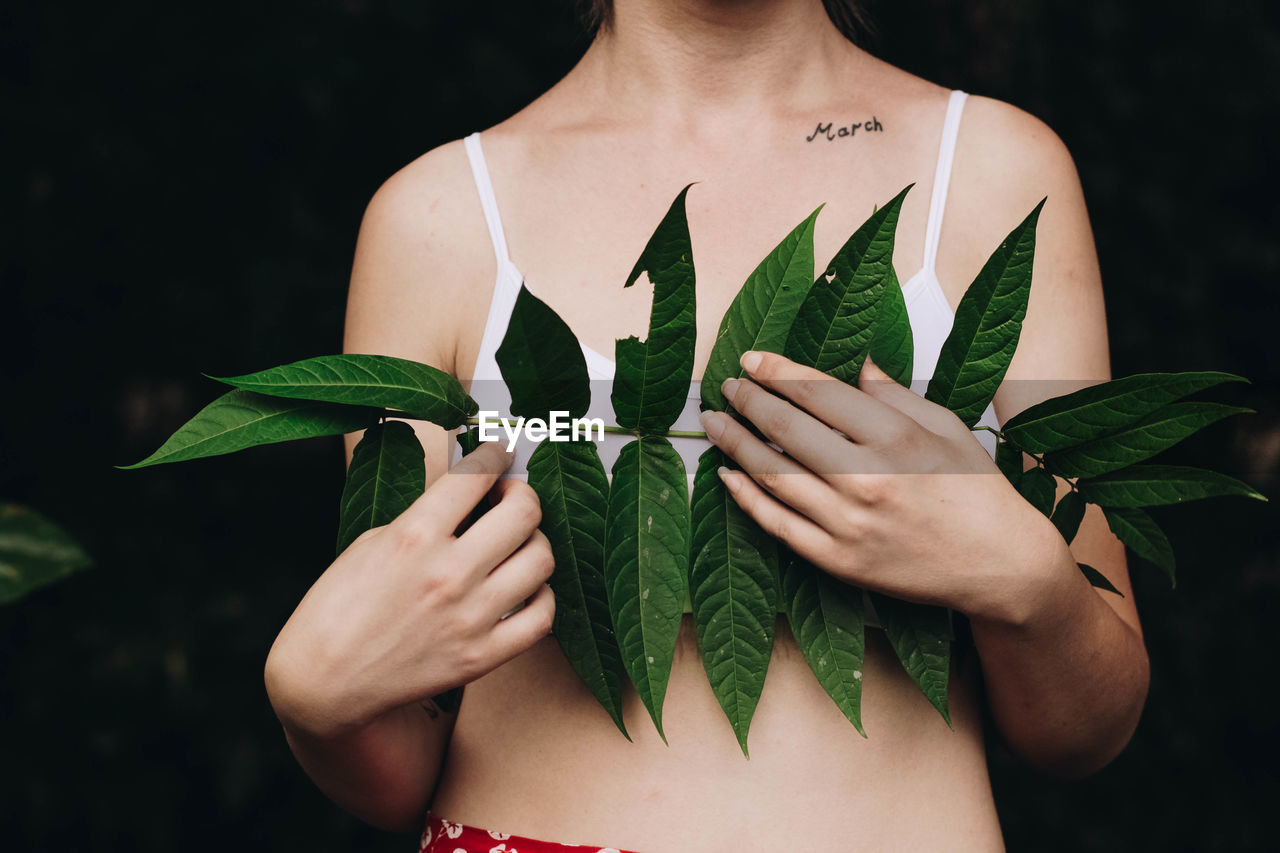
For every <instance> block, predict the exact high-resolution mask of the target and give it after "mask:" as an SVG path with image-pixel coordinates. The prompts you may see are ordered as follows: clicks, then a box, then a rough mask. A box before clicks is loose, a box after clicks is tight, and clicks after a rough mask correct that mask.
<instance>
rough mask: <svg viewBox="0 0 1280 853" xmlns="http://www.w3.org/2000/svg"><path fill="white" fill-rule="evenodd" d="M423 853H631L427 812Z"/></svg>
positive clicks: (423, 834) (423, 836) (423, 835)
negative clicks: (546, 838) (486, 826)
mask: <svg viewBox="0 0 1280 853" xmlns="http://www.w3.org/2000/svg"><path fill="white" fill-rule="evenodd" d="M421 853H631V851H628V850H619V849H618V848H617V847H599V846H596V845H594V844H559V843H557V842H555V841H538V840H537V839H536V838H525V837H524V836H521V835H508V834H507V833H505V832H495V831H494V830H491V829H477V828H475V827H474V826H466V825H465V824H461V823H454V822H453V821H451V820H445V819H444V818H441V817H439V816H437V815H433V814H428V815H427V828H426V829H425V830H424V831H423V833H422V847H421Z"/></svg>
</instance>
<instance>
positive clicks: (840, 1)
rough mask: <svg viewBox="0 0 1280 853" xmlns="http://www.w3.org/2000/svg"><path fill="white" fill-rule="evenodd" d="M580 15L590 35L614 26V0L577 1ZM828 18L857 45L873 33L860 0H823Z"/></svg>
mask: <svg viewBox="0 0 1280 853" xmlns="http://www.w3.org/2000/svg"><path fill="white" fill-rule="evenodd" d="M577 5H578V15H579V16H580V17H581V18H582V23H583V26H585V27H586V28H587V31H588V32H590V33H595V32H596V30H600V29H608V28H609V27H610V26H611V25H612V24H613V0H577ZM822 5H823V6H825V7H826V10H827V17H829V18H830V19H831V23H833V24H835V25H836V29H838V30H839V31H840V32H841V33H842V34H843V35H844V37H845V38H847V39H848V40H849V41H851V42H854V43H855V44H856V43H857V42H858V41H859V40H860V39H861V38H863V37H865V36H867V35H869V34H870V33H871V32H872V26H871V19H870V18H869V17H867V13H866V12H865V11H864V10H863V8H862V4H861V3H859V2H858V0H822Z"/></svg>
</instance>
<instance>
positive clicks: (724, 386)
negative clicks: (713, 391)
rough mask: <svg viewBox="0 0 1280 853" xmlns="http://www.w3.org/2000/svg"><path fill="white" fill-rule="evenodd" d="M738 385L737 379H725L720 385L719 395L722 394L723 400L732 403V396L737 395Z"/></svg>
mask: <svg viewBox="0 0 1280 853" xmlns="http://www.w3.org/2000/svg"><path fill="white" fill-rule="evenodd" d="M739 384H740V381H739V380H737V379H726V380H725V381H724V382H722V383H721V384H720V393H721V394H724V398H725V399H726V400H728V401H729V402H730V403H732V402H733V395H735V394H737V393H738V385H739Z"/></svg>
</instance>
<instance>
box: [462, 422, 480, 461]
mask: <svg viewBox="0 0 1280 853" xmlns="http://www.w3.org/2000/svg"><path fill="white" fill-rule="evenodd" d="M458 446H459V447H461V448H462V455H463V456H466V455H467V454H468V453H470V452H472V451H473V450H475V449H476V448H477V447H479V446H480V428H479V427H468V428H467V429H464V430H462V431H461V432H459V433H458Z"/></svg>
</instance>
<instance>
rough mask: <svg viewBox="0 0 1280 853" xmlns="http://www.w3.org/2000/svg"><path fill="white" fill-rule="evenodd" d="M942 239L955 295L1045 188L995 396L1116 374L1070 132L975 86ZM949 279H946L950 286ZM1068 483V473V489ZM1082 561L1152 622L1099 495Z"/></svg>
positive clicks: (941, 260) (1001, 398) (1007, 400)
mask: <svg viewBox="0 0 1280 853" xmlns="http://www.w3.org/2000/svg"><path fill="white" fill-rule="evenodd" d="M955 163H956V166H955V171H954V173H953V175H952V180H951V188H950V192H949V195H948V200H947V209H946V218H945V219H944V220H943V231H942V239H941V242H940V246H939V257H938V266H939V279H940V280H941V281H943V282H947V283H949V290H948V292H947V297H948V299H949V300H950V301H951V304H952V305H953V306H954V305H955V304H956V303H957V302H958V301H959V299H960V297H961V296H962V295H963V290H964V288H965V287H966V286H967V284H968V283H969V282H971V281H973V279H974V277H975V276H976V275H977V273H978V271H979V270H980V269H981V268H982V265H983V264H984V263H985V262H986V260H987V258H988V257H989V256H990V254H991V252H992V251H994V250H995V248H996V247H997V246H998V245H999V244H1000V242H1001V240H1003V239H1004V237H1005V236H1006V235H1007V234H1008V233H1009V231H1011V230H1012V229H1013V227H1014V226H1015V225H1017V224H1018V223H1019V222H1021V221H1022V219H1023V218H1024V217H1025V216H1026V215H1027V214H1028V213H1029V212H1030V211H1031V210H1032V208H1034V207H1035V205H1036V204H1038V203H1039V201H1040V200H1041V199H1042V198H1044V199H1047V200H1046V202H1045V206H1044V209H1043V210H1042V211H1041V215H1040V218H1039V221H1038V223H1037V227H1036V253H1035V264H1034V267H1033V272H1032V286H1031V294H1030V299H1029V301H1028V305H1027V314H1026V318H1025V320H1024V321H1023V324H1022V334H1021V336H1020V338H1019V341H1018V348H1017V351H1016V352H1015V354H1014V357H1013V361H1012V362H1011V363H1010V365H1009V371H1008V373H1007V374H1006V376H1005V381H1004V382H1003V383H1002V384H1001V386H1000V390H999V391H998V392H997V394H996V396H995V400H994V404H995V410H996V416H997V418H998V419H999V421H1000V422H1001V423H1004V422H1005V421H1007V420H1008V419H1009V418H1011V417H1013V415H1015V414H1017V413H1018V412H1021V411H1022V410H1023V409H1026V408H1027V407H1028V406H1031V405H1034V404H1036V403H1039V402H1042V401H1043V400H1046V399H1048V398H1050V397H1056V396H1059V395H1061V394H1064V393H1067V392H1069V391H1072V390H1075V389H1076V388H1079V387H1082V386H1085V385H1092V384H1095V383H1098V382H1104V381H1106V380H1108V379H1110V378H1111V369H1110V358H1109V352H1108V343H1107V320H1106V312H1105V308H1104V305H1103V296H1102V277H1101V274H1100V272H1099V269H1098V259H1097V252H1096V250H1095V248H1094V243H1093V232H1092V230H1091V228H1090V226H1089V215H1088V211H1087V210H1086V207H1085V201H1084V193H1083V191H1082V189H1081V186H1080V179H1079V176H1078V175H1077V173H1076V168H1075V164H1074V163H1073V161H1072V159H1071V155H1070V153H1069V152H1068V151H1067V148H1066V146H1065V145H1064V144H1063V143H1062V140H1061V139H1059V138H1058V136H1057V134H1055V133H1054V132H1053V131H1052V130H1051V129H1050V128H1049V127H1048V126H1047V125H1045V124H1044V123H1043V122H1041V121H1040V120H1039V119H1036V118H1034V117H1033V116H1031V115H1028V114H1027V113H1025V112H1023V111H1021V110H1019V109H1017V108H1015V107H1012V106H1010V105H1008V104H1005V103H1001V102H999V101H995V100H991V99H989V98H980V97H974V98H970V99H969V103H968V104H967V105H966V107H965V113H964V118H963V121H962V122H961V127H960V134H959V137H958V140H957V147H956V158H955ZM944 286H947V285H944ZM1063 491H1065V484H1064V483H1061V482H1060V483H1059V494H1061V493H1062V492H1063ZM1071 551H1072V553H1073V554H1074V555H1075V557H1076V559H1077V560H1078V561H1079V562H1082V563H1087V564H1088V565H1091V566H1093V567H1094V568H1096V569H1098V570H1099V571H1100V572H1102V573H1103V574H1104V575H1106V577H1107V579H1108V580H1110V581H1111V582H1112V583H1113V584H1115V586H1116V588H1117V589H1119V590H1120V591H1121V592H1122V593H1124V598H1120V597H1118V596H1116V595H1115V594H1113V593H1108V592H1101V591H1100V592H1099V595H1102V596H1103V597H1104V599H1105V600H1106V601H1107V602H1108V603H1109V604H1110V605H1111V606H1112V607H1113V608H1114V609H1115V610H1116V612H1117V613H1118V614H1119V615H1120V616H1121V617H1122V618H1123V619H1124V620H1125V621H1126V622H1128V623H1129V624H1130V625H1132V626H1133V627H1134V628H1135V629H1136V630H1139V631H1140V630H1141V628H1140V625H1139V622H1138V613H1137V609H1136V607H1135V606H1134V603H1133V595H1132V586H1131V584H1130V580H1129V572H1128V567H1127V565H1126V562H1125V552H1124V546H1123V545H1122V544H1121V543H1120V542H1119V540H1117V539H1116V538H1115V536H1113V535H1112V534H1111V531H1110V529H1109V528H1108V526H1107V523H1106V520H1105V518H1104V517H1103V515H1102V512H1101V510H1099V509H1098V508H1097V507H1095V506H1092V505H1091V506H1089V509H1088V512H1087V513H1086V515H1085V519H1084V522H1083V523H1082V524H1081V526H1080V531H1079V533H1078V534H1077V535H1076V538H1075V539H1074V540H1073V541H1072V543H1071Z"/></svg>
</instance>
